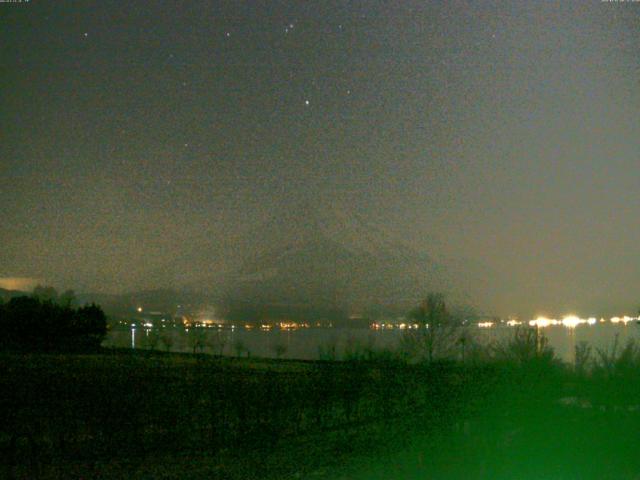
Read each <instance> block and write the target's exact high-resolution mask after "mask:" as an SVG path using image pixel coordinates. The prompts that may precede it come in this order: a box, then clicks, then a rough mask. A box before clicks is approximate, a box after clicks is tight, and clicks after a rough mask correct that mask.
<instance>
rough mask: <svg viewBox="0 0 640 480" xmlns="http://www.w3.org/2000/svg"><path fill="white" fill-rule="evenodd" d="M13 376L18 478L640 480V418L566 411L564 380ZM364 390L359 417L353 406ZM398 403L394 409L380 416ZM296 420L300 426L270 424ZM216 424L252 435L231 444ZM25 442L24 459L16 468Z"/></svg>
mask: <svg viewBox="0 0 640 480" xmlns="http://www.w3.org/2000/svg"><path fill="white" fill-rule="evenodd" d="M0 368H1V369H2V371H3V372H4V374H3V375H2V376H1V377H0V383H1V385H0V387H1V391H2V392H6V393H5V394H3V396H2V399H1V406H2V412H3V415H4V416H3V418H2V420H3V422H2V423H1V424H0V425H5V427H4V428H0V430H1V431H2V435H3V436H2V437H0V438H1V439H2V442H0V444H1V445H2V448H3V450H2V451H3V453H4V454H5V456H4V460H5V461H4V462H3V463H4V464H5V467H4V468H5V473H6V476H9V475H15V476H17V477H19V478H34V477H39V478H97V477H100V478H114V479H115V478H187V479H188V478H214V479H215V478H220V479H222V478H225V479H227V478H228V479H251V478H256V479H258V478H265V479H276V478H282V479H295V478H318V479H338V478H345V479H346V478H352V479H363V480H364V479H367V480H370V479H383V478H385V479H386V478H389V479H391V478H393V479H416V478H430V479H443V480H444V479H447V480H448V479H458V478H459V479H463V478H465V479H470V478H471V479H475V478H477V479H481V478H482V479H484V478H486V479H503V478H504V479H513V478H523V479H528V478H558V479H574V478H575V479H578V478H580V479H583V478H594V479H596V478H597V479H607V478H610V479H619V480H625V479H630V480H631V479H635V478H638V477H637V474H638V473H639V472H640V460H639V459H638V456H637V455H635V441H636V440H637V439H638V437H639V436H640V413H639V412H638V411H637V410H634V409H633V408H631V409H630V408H629V405H623V404H618V405H592V406H591V407H589V408H581V407H578V406H563V405H560V404H558V402H557V400H558V398H559V397H560V396H563V395H567V394H573V393H574V391H575V390H576V388H575V385H574V383H575V382H573V380H575V379H573V378H571V377H567V376H566V375H564V374H559V373H558V372H555V371H546V370H545V371H539V370H532V371H531V370H518V369H515V370H514V369H510V368H507V369H499V370H496V371H494V370H491V371H485V370H486V369H483V368H475V369H474V368H471V369H465V370H464V371H462V372H459V371H456V370H446V371H444V372H442V371H435V372H434V371H427V372H425V371H414V370H411V369H409V370H404V369H400V370H393V369H391V370H390V372H391V375H387V376H385V372H386V371H387V369H386V367H385V368H381V367H378V366H371V365H367V366H362V365H360V366H358V365H346V366H345V365H337V364H336V365H332V364H316V363H313V362H290V361H273V360H257V359H256V360H254V359H250V360H249V359H242V360H240V359H213V358H210V357H207V358H206V359H199V358H197V357H194V356H191V355H159V354H151V355H150V354H130V353H123V352H120V353H116V354H106V355H93V356H47V355H30V356H12V355H4V356H0ZM319 369H320V373H318V372H319ZM354 372H355V373H354ZM328 379H332V380H330V381H329V380H328ZM341 379H343V380H344V379H347V380H348V381H341ZM362 379H364V380H365V382H362V381H361V380H362ZM322 382H328V383H325V384H323V383H322ZM354 383H355V384H356V385H357V386H358V388H357V390H356V391H355V392H352V396H353V395H355V396H356V397H357V401H356V402H355V404H352V403H349V402H346V400H349V399H350V398H352V397H350V396H349V395H347V396H346V397H345V396H344V393H345V391H347V390H348V389H349V388H351V385H353V384H354ZM587 383H588V385H587V386H589V388H591V389H592V390H596V391H597V388H594V385H593V382H591V383H589V382H587ZM221 385H226V387H224V388H222V389H221ZM269 385H271V386H269ZM385 386H386V387H385ZM321 387H322V388H321ZM589 388H584V389H582V390H583V391H589ZM607 388H610V389H613V390H615V389H616V388H618V387H616V385H608V386H607ZM391 389H395V390H396V391H397V392H398V393H399V394H400V395H399V397H400V399H406V400H407V401H405V402H404V403H403V402H402V401H401V400H399V398H398V397H397V396H394V395H393V393H394V392H389V391H387V390H391ZM613 390H611V391H610V393H611V395H609V397H610V398H615V395H614V393H615V392H614V391H613ZM225 395H226V396H225ZM594 395H595V394H594ZM314 396H320V397H322V396H324V398H321V399H320V400H321V401H320V402H318V401H317V399H314V398H313V397H314ZM345 398H346V400H345ZM594 398H595V397H594ZM216 399H219V402H218V403H216ZM279 400H281V401H282V403H278V401H279ZM349 401H351V400H349ZM384 401H386V402H390V403H389V404H388V405H391V406H388V407H387V406H383V408H378V407H375V406H372V403H378V404H379V403H382V402H384ZM203 402H204V403H203ZM207 402H209V403H207ZM211 402H213V403H211ZM225 402H226V403H225ZM243 402H245V403H243ZM295 402H299V403H295ZM345 402H346V403H345ZM235 403H240V404H243V405H244V406H245V407H249V406H250V405H248V404H247V403H249V404H251V405H255V404H258V405H260V406H261V407H262V410H264V412H266V413H265V414H264V415H263V413H264V412H263V411H262V410H261V409H253V410H252V409H248V410H246V411H243V410H242V408H240V407H237V406H233V407H229V405H228V404H235ZM627 403H628V402H627ZM225 405H226V406H225ZM350 406H351V407H350ZM394 406H395V407H394ZM349 408H355V410H354V412H352V413H351V415H350V416H348V415H347V414H346V412H347V410H348V409H349ZM283 409H284V414H285V417H291V416H295V417H296V418H297V420H296V422H293V423H291V424H287V423H286V422H285V420H282V419H277V421H276V422H275V423H269V419H270V418H274V417H273V415H274V414H275V413H276V412H279V411H281V410H283ZM149 410H151V411H149ZM212 411H215V412H217V413H216V415H218V414H219V415H222V416H220V417H218V416H215V415H214V416H212V414H211V412H212ZM135 412H141V413H139V414H138V413H135ZM176 412H179V414H178V415H176ZM220 412H223V413H224V414H223V413H220ZM127 415H130V418H127ZM242 415H245V417H243V418H246V425H244V427H242V428H244V429H245V430H242V428H241V424H240V423H239V422H238V418H240V417H241V416H242ZM167 418H168V419H169V420H170V421H166V422H165V420H166V419H167ZM282 418H284V417H282ZM92 422H93V423H92ZM163 422H165V423H163ZM203 422H204V423H206V422H210V423H211V424H212V425H216V426H218V427H220V426H223V428H227V429H229V430H231V431H233V430H238V432H240V433H237V435H230V436H227V437H225V438H220V437H219V436H216V435H212V433H211V429H203V428H202V425H203V424H204V423H203ZM216 422H217V423H216ZM220 422H222V423H220ZM105 423H107V424H109V427H108V428H106V429H103V424H105ZM280 425H282V429H280V428H279V426H280ZM274 426H275V427H277V428H276V429H275V430H274V428H273V427H274ZM154 429H155V430H154ZM214 430H215V429H214ZM16 432H17V433H18V436H17V438H18V448H17V449H16V450H13V451H12V452H11V455H7V453H8V452H9V451H10V449H9V448H8V445H9V444H8V438H9V437H8V436H7V435H9V434H11V433H16ZM241 432H244V433H241ZM121 434H123V435H121ZM109 435H111V436H112V437H113V438H111V437H108V436H109ZM30 436H31V437H32V438H34V439H35V440H34V446H33V447H32V446H31V445H29V444H28V443H27V439H28V438H31V437H30ZM105 436H106V437H105ZM65 437H66V438H65ZM216 441H218V442H219V443H215V442H216ZM61 442H63V443H61ZM74 442H75V443H74ZM139 442H142V443H143V444H144V448H141V447H140V445H139V444H138V443H139ZM209 442H213V443H209ZM61 445H62V446H61ZM96 446H97V447H99V448H96ZM129 447H130V448H131V450H129ZM61 449H63V450H64V453H61V452H62V450H61ZM16 452H17V453H16ZM34 457H35V458H34ZM1 473H2V471H0V474H1Z"/></svg>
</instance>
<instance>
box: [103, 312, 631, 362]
mask: <svg viewBox="0 0 640 480" xmlns="http://www.w3.org/2000/svg"><path fill="white" fill-rule="evenodd" d="M540 330H541V331H542V332H544V334H545V336H546V337H547V338H548V339H549V344H550V345H551V346H552V347H553V348H554V350H555V352H556V354H557V356H558V357H560V358H561V359H563V360H565V361H567V362H573V359H574V349H575V345H576V344H578V343H579V342H588V343H589V344H590V345H591V346H592V348H593V349H594V351H595V349H597V348H601V349H605V348H611V347H612V345H613V343H614V341H615V340H616V338H617V341H618V345H619V346H620V347H622V346H624V344H625V343H626V342H627V340H629V339H637V340H640V325H639V324H637V323H636V322H635V321H634V322H632V323H629V324H627V325H624V324H612V323H609V322H606V323H598V324H596V325H579V326H578V327H576V328H567V327H564V326H560V325H558V326H549V327H545V328H541V329H540ZM195 331H196V333H195V335H194V329H191V332H189V331H186V330H185V329H183V328H177V327H176V328H164V329H162V330H161V333H160V334H159V335H160V336H161V337H162V336H166V337H171V340H170V341H171V342H172V345H171V348H170V350H171V351H175V352H190V351H193V345H194V339H195V338H198V339H199V341H200V342H201V343H202V344H203V349H202V351H204V352H207V353H217V354H219V353H222V354H223V355H237V354H238V352H239V351H240V352H242V354H243V355H246V354H247V352H249V353H250V354H251V356H257V357H276V356H280V357H281V358H290V359H306V360H315V359H318V358H319V356H320V351H322V350H324V351H327V350H330V349H332V348H333V349H335V352H336V357H337V358H342V357H343V356H344V353H345V351H346V350H348V349H349V348H353V346H354V345H355V346H368V347H371V348H373V349H383V348H395V347H397V346H398V344H399V342H400V339H401V337H402V335H404V334H405V332H406V330H399V329H393V330H367V329H349V328H302V329H298V330H277V329H274V330H270V331H262V330H259V329H252V330H246V329H244V328H236V329H233V330H232V329H227V328H225V329H218V328H203V327H200V328H197V329H195ZM468 332H469V333H470V335H472V336H473V338H474V339H475V340H476V341H478V342H479V343H481V344H487V343H490V342H492V341H500V340H502V339H506V338H509V337H510V336H512V335H513V333H514V327H507V326H496V327H492V328H478V327H469V328H468ZM153 335H154V334H153V333H152V331H151V330H150V329H144V328H140V327H137V328H114V329H113V330H111V331H110V332H109V334H108V335H107V338H106V339H105V342H104V344H103V345H104V346H105V347H124V348H127V347H130V348H149V347H150V344H151V343H152V340H151V339H152V338H153ZM156 348H157V349H161V350H164V349H165V345H164V344H163V343H162V342H161V341H159V342H157V345H156Z"/></svg>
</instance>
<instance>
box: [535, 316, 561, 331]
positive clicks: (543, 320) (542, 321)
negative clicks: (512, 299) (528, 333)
mask: <svg viewBox="0 0 640 480" xmlns="http://www.w3.org/2000/svg"><path fill="white" fill-rule="evenodd" d="M559 323H560V322H559V321H558V320H556V319H555V318H547V317H538V318H536V319H535V320H530V321H529V325H531V326H532V327H541V328H544V327H550V326H552V325H558V324H559Z"/></svg>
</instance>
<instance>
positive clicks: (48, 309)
mask: <svg viewBox="0 0 640 480" xmlns="http://www.w3.org/2000/svg"><path fill="white" fill-rule="evenodd" d="M44 293H45V295H43V292H42V291H40V292H38V296H35V295H34V296H32V297H26V296H23V297H14V298H12V299H11V300H10V301H9V302H7V303H6V304H3V305H0V347H2V348H3V349H9V350H26V351H53V350H95V349H97V348H99V347H100V343H101V342H102V340H103V339H104V336H105V335H106V333H107V319H106V316H105V314H104V312H103V311H102V309H101V308H100V307H98V306H97V305H89V306H84V307H81V308H79V309H77V310H76V309H73V308H71V307H69V306H63V305H59V304H56V303H54V302H53V300H52V295H51V293H52V292H51V290H49V291H48V292H44ZM41 295H43V296H44V297H46V298H47V299H42V298H41Z"/></svg>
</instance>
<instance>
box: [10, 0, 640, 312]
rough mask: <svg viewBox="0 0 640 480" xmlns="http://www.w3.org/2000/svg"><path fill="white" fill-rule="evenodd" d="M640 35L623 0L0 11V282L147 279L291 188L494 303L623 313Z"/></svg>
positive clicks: (634, 205)
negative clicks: (482, 273)
mask: <svg viewBox="0 0 640 480" xmlns="http://www.w3.org/2000/svg"><path fill="white" fill-rule="evenodd" d="M639 42H640V3H633V2H622V3H619V2H615V3H614V2H601V1H600V0H584V1H558V2H538V1H524V2H520V1H518V2H515V1H512V2H489V1H467V2H461V1H460V2H458V1H451V2H440V1H437V2H436V1H433V2H426V1H413V0H403V1H393V2H373V1H366V2H365V1H363V2H357V1H343V2H337V1H326V0H323V1H320V2H302V1H292V2H276V1H268V2H262V1H249V2H241V1H229V2H205V1H198V2H195V1H194V2H191V1H179V2H171V1H163V2H152V1H144V2H142V1H139V2H138V1H132V2H122V1H119V2H114V1H106V0H102V1H99V2H91V3H86V2H64V1H55V2H52V1H40V0H31V1H29V2H26V3H0V49H1V50H0V51H1V62H0V65H1V69H2V70H1V71H2V77H1V78H2V83H1V85H2V88H1V97H0V102H1V104H0V105H1V110H0V111H1V112H2V115H1V117H0V121H1V124H0V131H1V137H0V138H1V142H0V205H1V210H0V212H1V213H0V215H1V218H2V222H1V227H0V277H4V278H14V277H29V278H38V279H42V280H43V281H46V282H47V283H53V284H54V285H56V286H58V287H59V288H66V287H71V288H75V289H76V290H79V291H86V290H94V291H105V292H118V291H124V290H126V289H133V288H151V287H159V286H166V285H164V283H165V282H166V277H165V276H163V275H160V274H158V272H160V271H164V269H165V266H166V265H168V264H170V263H171V261H178V262H179V268H180V270H181V272H183V273H181V275H186V276H188V272H190V271H193V272H198V273H197V274H200V272H202V271H203V270H214V271H215V270H216V269H218V268H223V264H224V261H225V258H227V257H228V256H229V254H230V253H229V252H233V251H234V245H235V239H237V238H241V237H242V236H243V235H244V234H245V233H246V232H249V231H251V229H252V228H255V226H256V225H258V224H260V222H263V221H265V220H266V219H268V218H271V217H272V216H274V215H276V216H277V215H279V214H280V212H283V211H286V210H287V209H289V208H293V207H295V205H297V204H299V203H300V202H311V203H313V204H314V205H317V206H318V207H319V208H323V209H324V208H326V209H329V210H331V209H336V210H339V211H341V212H346V213H347V214H351V213H353V214H356V213H357V215H359V216H362V217H364V218H366V219H367V220H368V221H370V222H372V224H375V225H377V226H379V227H381V228H383V229H384V230H386V231H387V232H388V233H389V235H391V236H393V237H394V238H397V239H399V241H402V242H405V243H407V244H409V245H411V246H412V247H413V248H415V249H417V250H421V251H425V252H427V253H429V254H430V255H432V256H433V257H434V258H436V259H439V258H443V259H445V258H455V259H469V260H470V261H473V262H478V263H479V264H481V265H485V266H486V267H487V269H488V270H489V271H492V272H495V278H492V279H488V280H487V281H496V282H499V285H498V286H499V287H500V288H499V290H501V291H502V292H504V295H502V297H501V298H500V299H498V300H495V303H494V304H493V305H490V306H489V309H491V310H493V311H494V312H496V313H500V314H509V313H522V314H534V313H549V314H562V313H567V312H568V311H569V310H571V311H574V312H575V313H580V314H584V315H591V314H601V313H603V314H604V313H609V312H611V313H622V312H627V313H635V311H636V309H637V307H638V305H640V289H638V286H639V285H640V88H639V87H640V84H639V80H640V54H639V50H638V46H639ZM236 253H237V252H236ZM463 261H464V260H463ZM184 272H187V273H184ZM197 274H194V275H196V276H197ZM6 284H7V282H5V285H6ZM171 286H174V285H171Z"/></svg>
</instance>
